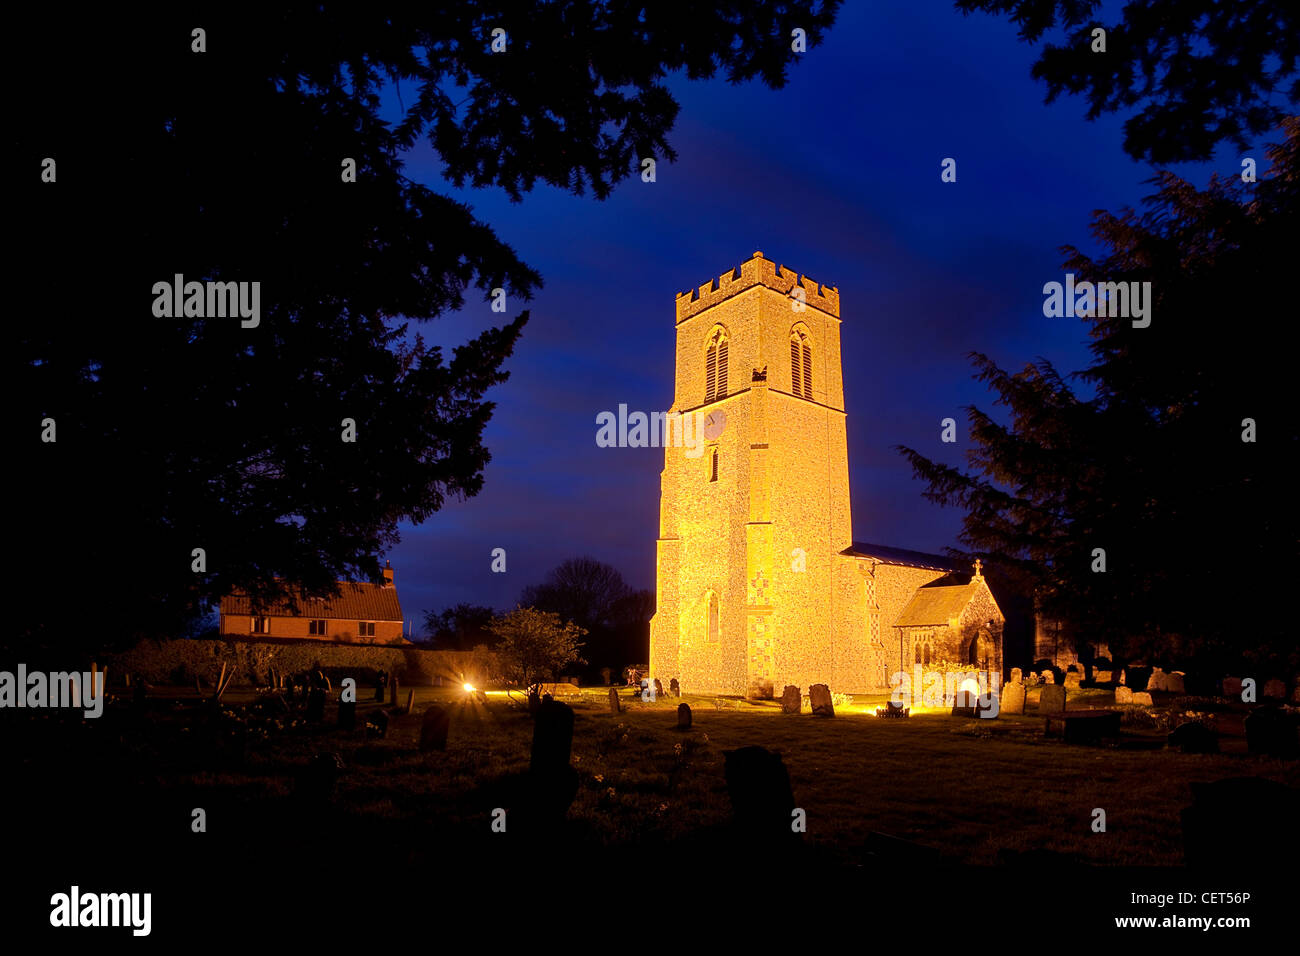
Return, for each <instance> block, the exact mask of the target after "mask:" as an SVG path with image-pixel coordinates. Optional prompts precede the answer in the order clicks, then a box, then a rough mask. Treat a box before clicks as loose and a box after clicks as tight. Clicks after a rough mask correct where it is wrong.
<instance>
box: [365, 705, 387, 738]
mask: <svg viewBox="0 0 1300 956" xmlns="http://www.w3.org/2000/svg"><path fill="white" fill-rule="evenodd" d="M387 733H388V715H387V714H385V713H384V712H383V711H382V710H377V711H375V712H374V713H373V714H371V715H370V716H369V717H367V718H366V736H367V737H383V736H385V735H386V734H387Z"/></svg>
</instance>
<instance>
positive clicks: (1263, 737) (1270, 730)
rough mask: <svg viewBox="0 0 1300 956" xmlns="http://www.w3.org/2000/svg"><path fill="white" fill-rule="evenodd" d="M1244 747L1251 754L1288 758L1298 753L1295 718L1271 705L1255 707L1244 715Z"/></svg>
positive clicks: (1299, 750) (1299, 747) (1299, 746)
mask: <svg viewBox="0 0 1300 956" xmlns="http://www.w3.org/2000/svg"><path fill="white" fill-rule="evenodd" d="M1246 749H1247V750H1249V751H1250V752H1251V753H1252V754H1262V755H1264V756H1269V757H1281V758H1282V759H1284V760H1289V759H1291V758H1292V757H1295V756H1297V754H1298V753H1300V742H1297V739H1296V723H1295V719H1294V718H1293V717H1292V716H1291V715H1290V714H1288V713H1287V712H1286V711H1284V710H1282V709H1281V708H1278V707H1274V706H1272V705H1268V706H1264V707H1259V708H1256V709H1255V710H1253V711H1251V713H1250V714H1249V715H1248V716H1247V717H1246Z"/></svg>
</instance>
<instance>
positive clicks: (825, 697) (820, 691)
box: [808, 684, 835, 717]
mask: <svg viewBox="0 0 1300 956" xmlns="http://www.w3.org/2000/svg"><path fill="white" fill-rule="evenodd" d="M808 702H809V704H810V706H811V707H812V712H813V716H814V717H834V716H835V707H834V705H833V704H832V703H831V689H830V688H829V687H827V686H826V685H825V684H813V685H812V686H811V687H809V688H808Z"/></svg>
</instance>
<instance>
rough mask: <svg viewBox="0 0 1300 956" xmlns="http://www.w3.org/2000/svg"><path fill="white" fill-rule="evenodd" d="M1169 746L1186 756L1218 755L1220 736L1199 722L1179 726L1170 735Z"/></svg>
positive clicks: (1194, 721) (1191, 721)
mask: <svg viewBox="0 0 1300 956" xmlns="http://www.w3.org/2000/svg"><path fill="white" fill-rule="evenodd" d="M1169 746H1170V747H1176V748H1177V749H1179V750H1181V751H1182V752H1183V753H1185V754H1217V753H1218V752H1219V735H1218V734H1216V733H1215V732H1214V731H1213V730H1212V729H1211V728H1210V727H1208V726H1207V725H1205V724H1203V723H1201V722H1200V721H1199V720H1189V721H1188V722H1187V723H1185V724H1179V725H1178V726H1177V727H1175V728H1174V730H1173V732H1172V733H1171V734H1170V735H1169Z"/></svg>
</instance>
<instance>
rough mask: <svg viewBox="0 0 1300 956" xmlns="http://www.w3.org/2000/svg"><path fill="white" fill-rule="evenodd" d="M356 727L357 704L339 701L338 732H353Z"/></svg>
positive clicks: (352, 701)
mask: <svg viewBox="0 0 1300 956" xmlns="http://www.w3.org/2000/svg"><path fill="white" fill-rule="evenodd" d="M356 726H357V702H356V701H355V700H351V701H339V730H355V729H356Z"/></svg>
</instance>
